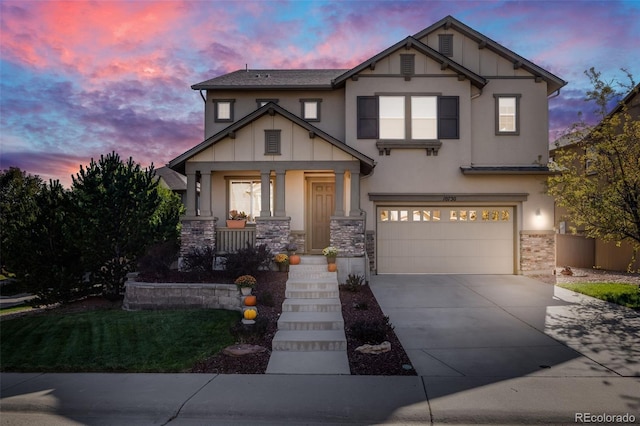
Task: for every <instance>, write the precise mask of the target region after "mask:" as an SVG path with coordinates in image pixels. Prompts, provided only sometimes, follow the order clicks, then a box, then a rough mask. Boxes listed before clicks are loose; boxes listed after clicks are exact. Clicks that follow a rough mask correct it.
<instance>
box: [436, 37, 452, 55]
mask: <svg viewBox="0 0 640 426" xmlns="http://www.w3.org/2000/svg"><path fill="white" fill-rule="evenodd" d="M438 43H439V44H438V51H439V52H440V53H442V54H443V55H444V56H453V34H440V35H439V36H438Z"/></svg>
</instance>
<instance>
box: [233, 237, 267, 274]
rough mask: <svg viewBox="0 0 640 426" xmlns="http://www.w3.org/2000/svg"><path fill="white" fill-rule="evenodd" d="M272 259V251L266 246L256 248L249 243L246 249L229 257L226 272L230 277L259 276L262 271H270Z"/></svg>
mask: <svg viewBox="0 0 640 426" xmlns="http://www.w3.org/2000/svg"><path fill="white" fill-rule="evenodd" d="M272 259H273V255H272V254H271V250H269V248H268V247H267V246H266V245H264V244H261V245H259V246H256V247H254V246H253V245H251V244H250V243H247V247H246V248H243V249H240V250H238V251H237V252H235V253H229V254H228V255H227V259H226V262H225V270H226V271H227V275H229V276H230V277H239V276H241V275H257V273H258V271H260V270H261V269H269V266H270V265H271V260H272Z"/></svg>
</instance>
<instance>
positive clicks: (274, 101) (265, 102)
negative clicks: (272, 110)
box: [256, 99, 278, 108]
mask: <svg viewBox="0 0 640 426" xmlns="http://www.w3.org/2000/svg"><path fill="white" fill-rule="evenodd" d="M269 102H273V103H274V104H277V103H278V99H256V103H257V104H258V108H260V107H263V106H265V105H266V104H268V103H269Z"/></svg>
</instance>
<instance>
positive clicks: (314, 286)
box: [285, 279, 338, 291]
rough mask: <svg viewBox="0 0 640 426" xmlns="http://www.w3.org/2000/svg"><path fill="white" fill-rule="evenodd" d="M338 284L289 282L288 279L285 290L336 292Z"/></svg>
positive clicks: (328, 281)
mask: <svg viewBox="0 0 640 426" xmlns="http://www.w3.org/2000/svg"><path fill="white" fill-rule="evenodd" d="M337 289H338V283H337V282H336V281H335V280H333V281H330V280H291V279H289V280H288V281H287V284H286V288H285V290H295V291H299V290H310V291H317V290H332V291H333V290H337Z"/></svg>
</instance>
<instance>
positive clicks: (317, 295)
mask: <svg viewBox="0 0 640 426" xmlns="http://www.w3.org/2000/svg"><path fill="white" fill-rule="evenodd" d="M284 296H285V297H286V298H287V299H338V298H339V297H340V292H339V291H338V289H336V290H286V291H285V293H284Z"/></svg>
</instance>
